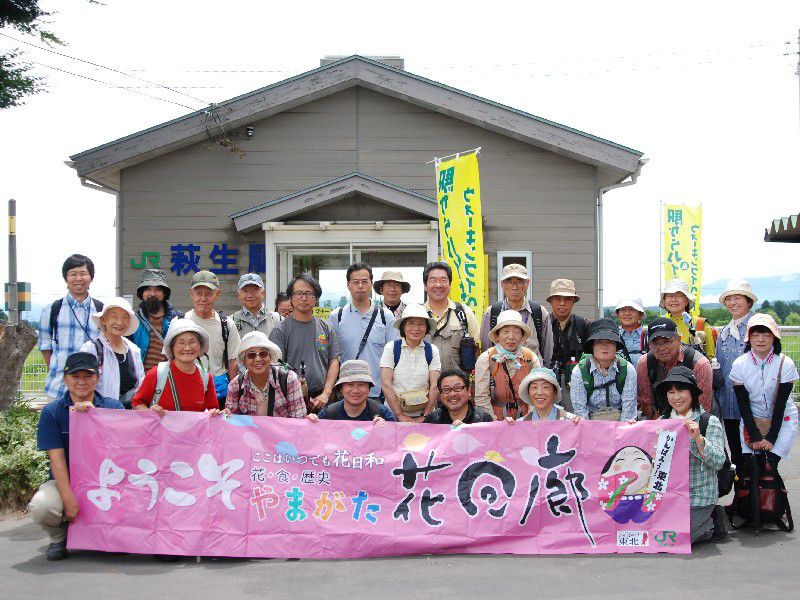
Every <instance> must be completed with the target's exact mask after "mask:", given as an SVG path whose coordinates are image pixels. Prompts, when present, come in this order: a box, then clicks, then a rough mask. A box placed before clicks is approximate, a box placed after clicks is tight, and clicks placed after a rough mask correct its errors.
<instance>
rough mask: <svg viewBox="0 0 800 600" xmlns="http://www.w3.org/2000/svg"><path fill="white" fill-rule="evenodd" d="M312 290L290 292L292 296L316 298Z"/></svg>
mask: <svg viewBox="0 0 800 600" xmlns="http://www.w3.org/2000/svg"><path fill="white" fill-rule="evenodd" d="M316 297H317V295H316V294H315V293H314V292H292V298H316Z"/></svg>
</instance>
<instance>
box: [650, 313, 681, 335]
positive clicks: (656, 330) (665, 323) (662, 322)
mask: <svg viewBox="0 0 800 600" xmlns="http://www.w3.org/2000/svg"><path fill="white" fill-rule="evenodd" d="M680 335H681V334H680V333H678V326H677V325H676V324H675V321H673V320H672V319H667V318H666V317H658V318H657V319H653V321H652V322H651V323H650V325H648V327H647V336H648V337H649V338H650V339H651V340H652V339H653V338H657V337H664V338H673V337H680Z"/></svg>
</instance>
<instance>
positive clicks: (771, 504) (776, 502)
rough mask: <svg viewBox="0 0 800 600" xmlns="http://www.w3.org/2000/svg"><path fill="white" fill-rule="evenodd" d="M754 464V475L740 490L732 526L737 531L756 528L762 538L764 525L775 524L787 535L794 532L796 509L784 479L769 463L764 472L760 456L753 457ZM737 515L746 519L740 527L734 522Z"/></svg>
mask: <svg viewBox="0 0 800 600" xmlns="http://www.w3.org/2000/svg"><path fill="white" fill-rule="evenodd" d="M762 456H763V455H762ZM750 461H751V463H750V464H751V471H750V474H749V475H745V477H744V478H743V479H742V481H741V484H740V485H737V486H736V495H735V496H734V497H733V503H732V504H731V512H730V516H729V518H730V522H731V526H732V527H733V528H734V529H742V528H743V527H747V526H748V525H752V526H753V528H754V529H755V530H756V534H758V532H759V531H760V530H761V524H762V523H774V524H775V526H776V527H778V529H780V530H782V531H785V532H787V533H788V532H790V531H792V530H793V529H794V521H793V520H792V509H791V507H790V506H789V496H788V494H787V493H786V484H785V483H784V482H783V478H782V477H781V475H780V473H778V470H777V468H776V467H775V465H771V464H770V463H769V461H767V460H764V469H763V471H762V468H761V466H760V465H759V460H758V457H757V455H756V454H751V455H750ZM737 515H738V516H739V517H741V518H742V523H741V524H740V525H736V524H734V522H733V518H734V516H737ZM784 519H785V520H784Z"/></svg>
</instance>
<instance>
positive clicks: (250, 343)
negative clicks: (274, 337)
mask: <svg viewBox="0 0 800 600" xmlns="http://www.w3.org/2000/svg"><path fill="white" fill-rule="evenodd" d="M253 348H266V349H267V351H269V360H270V363H274V362H278V361H279V360H280V359H281V356H282V355H281V349H280V348H278V346H277V344H275V343H274V342H271V341H269V338H268V337H267V334H266V333H264V332H263V331H251V332H250V333H247V334H245V335H244V336H243V337H242V341H241V342H239V347H238V348H237V349H236V361H237V362H238V363H239V364H240V365H242V366H244V355H245V354H246V353H247V351H248V350H251V349H253Z"/></svg>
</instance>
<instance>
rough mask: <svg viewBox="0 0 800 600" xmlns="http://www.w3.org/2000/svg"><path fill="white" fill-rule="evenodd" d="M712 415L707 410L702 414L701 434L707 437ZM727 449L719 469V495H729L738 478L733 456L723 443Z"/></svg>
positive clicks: (725, 448) (724, 448)
mask: <svg viewBox="0 0 800 600" xmlns="http://www.w3.org/2000/svg"><path fill="white" fill-rule="evenodd" d="M710 418H711V415H710V414H708V413H707V412H703V413H701V414H700V435H702V436H703V437H705V435H706V430H707V429H708V421H709V419H710ZM722 448H723V450H725V462H724V463H723V464H722V467H720V469H719V471H717V487H718V488H719V497H720V498H722V497H723V496H727V495H728V494H729V493H730V491H731V488H732V487H733V481H734V479H736V468H735V467H734V466H733V465H732V464H731V458H730V456H729V455H728V448H727V447H726V446H725V445H724V444H723V446H722Z"/></svg>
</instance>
